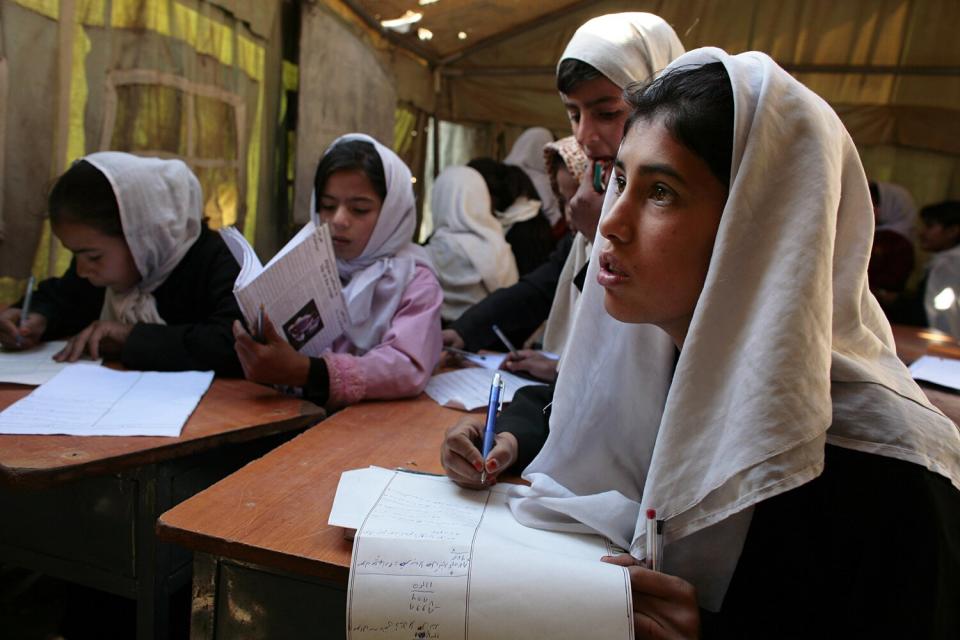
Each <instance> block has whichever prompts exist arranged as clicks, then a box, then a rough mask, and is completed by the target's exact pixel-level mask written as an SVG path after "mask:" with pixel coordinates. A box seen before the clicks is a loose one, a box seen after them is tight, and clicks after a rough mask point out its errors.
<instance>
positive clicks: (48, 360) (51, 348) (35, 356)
mask: <svg viewBox="0 0 960 640" xmlns="http://www.w3.org/2000/svg"><path fill="white" fill-rule="evenodd" d="M66 346H67V343H66V341H65V340H52V341H50V342H41V343H40V344H38V345H37V346H36V347H34V348H32V349H27V350H26V351H0V382H14V383H16V384H33V385H37V384H43V383H44V382H47V381H48V380H50V379H51V378H53V376H55V375H57V374H58V373H60V372H61V371H63V370H64V369H66V368H67V367H71V366H73V364H74V363H70V362H57V361H56V360H54V359H53V356H54V355H56V354H57V353H59V352H60V351H62V350H63V348H64V347H66ZM83 362H86V363H95V364H99V363H100V361H99V360H96V361H94V360H84V361H83Z"/></svg>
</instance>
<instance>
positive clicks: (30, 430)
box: [0, 364, 213, 437]
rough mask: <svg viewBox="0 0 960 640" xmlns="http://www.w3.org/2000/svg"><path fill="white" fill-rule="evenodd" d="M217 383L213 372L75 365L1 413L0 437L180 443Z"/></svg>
mask: <svg viewBox="0 0 960 640" xmlns="http://www.w3.org/2000/svg"><path fill="white" fill-rule="evenodd" d="M212 381H213V372H212V371H182V372H177V373H169V372H159V371H115V370H113V369H107V368H106V367H100V366H97V365H91V364H74V365H73V366H71V367H67V368H66V369H64V370H63V371H61V372H60V373H58V374H57V375H56V376H54V377H53V378H52V379H51V380H50V381H49V382H47V383H46V384H43V385H41V386H39V387H37V388H36V389H35V390H34V391H33V392H32V393H31V394H30V395H28V396H27V397H25V398H22V399H21V400H18V401H17V402H15V403H14V404H12V405H10V406H9V407H8V408H7V409H6V410H4V411H3V412H2V413H0V433H8V434H19V435H52V434H66V435H75V436H170V437H176V436H179V435H180V431H181V429H183V425H184V424H185V423H186V421H187V419H188V418H189V417H190V414H191V413H193V410H194V409H196V407H197V404H198V403H199V402H200V398H202V397H203V394H204V393H206V391H207V389H208V388H209V387H210V383H211V382H212Z"/></svg>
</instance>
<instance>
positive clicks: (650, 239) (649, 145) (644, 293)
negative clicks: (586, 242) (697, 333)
mask: <svg viewBox="0 0 960 640" xmlns="http://www.w3.org/2000/svg"><path fill="white" fill-rule="evenodd" d="M615 166H616V169H615V171H616V175H615V179H616V181H617V192H618V193H619V194H620V197H619V199H618V200H617V202H616V204H615V205H614V207H613V208H612V209H611V210H610V212H609V214H608V215H607V217H606V218H604V219H603V220H602V221H601V222H600V233H601V234H602V235H603V237H604V238H606V242H605V243H604V247H603V250H602V252H601V254H600V272H599V274H598V275H597V281H598V282H599V283H600V285H601V286H602V287H603V288H604V289H605V290H606V291H605V295H604V307H605V308H606V310H607V313H609V314H610V315H611V316H613V317H614V318H616V319H617V320H620V321H622V322H632V323H650V324H654V325H657V326H658V327H660V328H661V329H663V330H664V331H666V332H667V333H668V334H670V337H671V338H673V340H674V342H675V343H676V344H677V346H681V345H682V344H683V340H684V338H685V337H686V334H687V329H688V328H689V326H690V320H691V318H692V317H693V310H694V307H696V304H697V299H698V298H699V297H700V291H701V290H702V289H703V282H704V280H705V279H706V276H707V268H708V267H709V265H710V256H711V254H712V252H713V241H714V239H715V238H716V235H717V228H718V226H719V225H720V215H721V213H722V212H723V207H724V204H725V203H726V199H727V188H726V187H725V186H724V185H723V183H721V182H720V181H719V180H718V179H717V178H716V177H715V176H714V175H713V173H711V172H710V169H709V167H708V166H707V164H706V163H705V162H704V161H703V160H702V159H701V158H700V157H699V156H697V155H696V154H694V153H693V152H692V151H690V150H689V149H687V148H686V147H685V146H683V145H682V144H680V143H679V142H677V141H676V140H675V139H674V138H673V136H672V135H671V134H670V133H669V132H668V131H667V129H666V128H665V127H664V126H663V124H662V122H661V120H660V119H659V118H655V119H653V120H646V119H641V120H638V121H637V122H636V123H635V124H634V125H633V127H631V129H630V131H629V132H627V135H626V137H625V138H624V140H623V146H622V147H621V148H620V155H619V157H618V158H617V161H616V165H615Z"/></svg>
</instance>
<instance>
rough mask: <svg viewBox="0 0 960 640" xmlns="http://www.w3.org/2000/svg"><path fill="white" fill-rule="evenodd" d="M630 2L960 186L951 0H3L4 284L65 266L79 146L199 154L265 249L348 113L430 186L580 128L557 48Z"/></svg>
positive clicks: (875, 155)
mask: <svg viewBox="0 0 960 640" xmlns="http://www.w3.org/2000/svg"><path fill="white" fill-rule="evenodd" d="M619 11H649V12H652V13H656V14H658V15H660V16H662V17H663V18H665V19H666V20H667V21H668V22H670V24H672V25H673V27H674V29H675V30H676V32H677V34H678V35H679V36H680V39H681V40H682V42H683V43H684V45H685V46H686V48H687V49H692V48H696V47H700V46H705V45H713V46H719V47H722V48H724V49H726V50H727V51H730V52H740V51H746V50H760V51H764V52H766V53H768V54H770V55H771V56H772V57H773V58H774V59H775V60H776V61H777V62H778V63H780V64H781V65H782V66H783V67H785V68H786V69H787V70H788V71H790V72H791V73H793V74H794V75H795V76H796V77H797V78H798V79H800V80H801V81H802V82H804V83H805V84H806V85H807V86H809V87H810V88H811V89H813V90H814V91H816V92H817V93H819V94H820V95H821V96H823V97H824V98H825V99H826V100H827V101H828V102H829V103H830V104H831V105H832V106H833V107H834V108H835V109H836V111H837V112H838V113H839V114H840V116H841V118H842V119H843V121H844V123H845V124H846V126H847V128H848V130H849V131H850V133H851V134H852V136H853V139H854V141H855V142H856V144H857V146H858V148H859V150H860V153H861V157H862V160H863V163H864V166H865V168H866V170H867V173H868V175H869V176H870V177H871V178H873V179H877V180H885V181H893V182H897V183H900V184H903V185H904V186H906V187H907V188H908V189H909V190H910V192H911V193H912V195H913V197H914V199H915V200H916V202H917V204H918V205H924V204H928V203H931V202H936V201H940V200H943V199H947V198H960V39H958V37H957V33H956V26H957V25H958V24H960V3H958V2H956V0H845V1H844V2H837V1H836V0H778V1H776V2H772V1H770V0H689V1H684V2H680V1H677V0H630V1H614V0H604V1H583V0H580V1H571V0H541V1H540V2H526V1H523V0H484V1H482V2H480V1H471V0H383V1H381V0H300V1H293V0H0V176H2V181H0V304H2V303H10V302H13V301H15V300H16V299H17V298H18V297H19V296H20V295H21V293H22V291H23V288H24V285H25V282H26V279H27V277H28V275H29V274H30V273H31V272H32V273H33V274H34V275H36V276H37V277H38V278H44V277H48V276H50V275H58V274H59V273H61V272H62V271H63V270H64V269H65V267H66V265H67V264H68V262H69V259H70V256H69V253H68V252H67V251H65V250H64V249H63V248H62V247H61V246H59V244H58V242H57V241H56V238H55V237H53V236H52V235H51V233H50V227H49V223H48V221H47V220H46V212H45V200H46V194H47V191H48V190H49V188H50V186H51V185H52V183H53V181H54V179H55V178H56V176H58V175H59V174H60V173H62V172H63V171H64V170H65V169H66V168H67V167H69V165H70V164H71V163H72V162H73V161H74V160H76V159H77V158H80V157H82V156H83V155H85V154H88V153H92V152H95V151H100V150H106V149H112V150H120V151H130V152H134V153H138V154H144V155H156V156H160V157H178V158H181V159H183V160H184V161H186V162H187V163H188V165H190V167H191V168H192V169H193V170H194V171H195V172H196V173H197V175H198V177H199V178H200V181H201V184H202V186H203V190H204V197H205V204H204V213H205V215H206V216H207V218H208V220H209V223H210V225H211V226H212V227H220V226H223V225H231V224H232V225H236V226H237V227H238V228H239V229H241V230H242V232H243V233H244V234H245V235H246V236H247V237H248V238H249V239H250V240H252V241H253V242H254V243H255V246H256V248H257V250H258V251H259V253H260V255H261V257H265V258H269V257H270V256H271V255H273V253H274V252H275V251H276V250H277V249H278V248H279V247H280V246H282V244H283V242H284V241H285V240H286V239H287V238H288V237H290V235H292V233H293V232H294V231H295V230H296V228H297V227H298V226H299V225H300V224H302V223H303V222H305V221H306V219H307V217H308V208H309V200H310V191H311V181H312V175H313V171H314V169H315V167H316V163H317V161H318V158H319V156H320V154H321V153H322V151H323V149H324V148H325V147H326V146H327V145H328V144H329V143H330V142H331V141H332V140H333V139H334V138H335V137H337V136H338V135H340V134H342V133H346V132H350V131H363V132H367V133H370V134H371V135H373V136H375V137H377V138H378V139H380V140H382V141H384V142H386V143H388V144H391V145H392V146H393V147H394V148H395V149H396V150H397V152H398V153H399V154H400V155H401V156H402V157H403V158H404V159H405V160H406V161H407V162H408V164H409V165H410V166H411V168H412V170H413V174H414V176H415V177H416V184H415V185H414V186H415V190H416V191H417V195H418V200H419V201H420V202H421V203H423V201H424V200H427V199H428V198H427V197H426V196H428V195H429V187H430V184H431V183H432V178H433V176H434V174H435V171H436V170H437V169H441V168H443V167H445V166H449V165H451V164H462V163H465V162H466V161H467V160H469V159H470V158H472V157H475V156H481V155H485V156H493V157H496V158H501V159H502V158H503V157H504V156H505V155H506V153H507V152H508V151H509V149H510V145H511V144H512V142H513V141H514V140H515V139H516V137H517V135H519V133H520V132H521V131H522V130H523V129H524V128H526V127H529V126H538V125H539V126H546V127H548V128H550V129H551V130H552V131H553V132H554V134H555V135H557V136H563V135H567V134H568V132H569V124H568V122H567V117H566V114H565V112H564V110H563V108H562V106H561V104H560V101H559V100H558V98H557V93H556V89H555V85H554V77H553V74H554V69H555V65H556V61H557V59H558V58H559V56H560V53H561V52H562V50H563V47H564V44H565V43H566V42H567V40H569V38H570V36H571V35H572V34H573V32H574V30H575V29H576V28H577V26H578V25H580V24H582V23H583V22H584V21H586V20H587V19H589V18H591V17H593V16H597V15H602V14H605V13H612V12H619ZM416 14H419V18H417V16H416ZM398 19H399V20H398ZM385 21H386V22H387V24H388V25H393V26H390V27H389V28H387V27H384V26H383V23H384V22H385ZM390 21H393V22H390ZM771 179H776V177H775V176H771ZM427 204H429V203H427ZM422 213H423V219H422V225H421V229H420V234H421V237H423V236H424V235H425V234H426V233H427V232H428V231H429V207H428V206H427V207H425V208H424V211H423V212H422Z"/></svg>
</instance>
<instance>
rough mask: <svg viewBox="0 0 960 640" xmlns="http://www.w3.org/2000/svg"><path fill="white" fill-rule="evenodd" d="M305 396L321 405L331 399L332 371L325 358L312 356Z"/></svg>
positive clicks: (304, 390)
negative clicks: (328, 367)
mask: <svg viewBox="0 0 960 640" xmlns="http://www.w3.org/2000/svg"><path fill="white" fill-rule="evenodd" d="M303 397H304V398H306V399H307V400H309V401H310V402H312V403H314V404H316V405H320V406H321V407H322V406H324V405H325V404H327V400H329V399H330V371H329V370H328V369H327V361H326V360H324V359H323V358H310V373H309V374H307V384H306V385H305V386H304V387H303Z"/></svg>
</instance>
